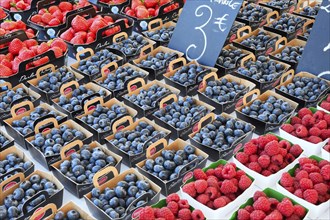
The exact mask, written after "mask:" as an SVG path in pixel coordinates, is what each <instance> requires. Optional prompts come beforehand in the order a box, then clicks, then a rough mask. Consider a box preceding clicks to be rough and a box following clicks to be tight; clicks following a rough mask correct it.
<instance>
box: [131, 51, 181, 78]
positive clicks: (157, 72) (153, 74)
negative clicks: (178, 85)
mask: <svg viewBox="0 0 330 220" xmlns="http://www.w3.org/2000/svg"><path fill="white" fill-rule="evenodd" d="M148 49H149V50H151V52H149V53H145V52H144V51H146V50H148ZM159 52H163V53H174V55H173V56H171V57H169V58H168V59H167V60H166V62H165V65H164V67H161V68H159V69H153V68H151V67H144V66H142V65H141V61H142V60H146V59H147V57H148V56H149V55H151V56H153V57H155V56H156V54H157V53H159ZM182 56H183V53H181V52H179V51H177V50H172V49H169V48H167V47H163V46H159V47H157V48H156V49H153V48H152V46H151V45H149V47H145V48H143V49H141V55H140V57H139V58H138V59H135V60H133V61H132V62H133V64H134V65H136V66H138V67H140V68H141V69H143V70H145V71H147V72H148V73H149V80H155V79H157V80H162V79H163V74H164V73H166V71H167V69H168V67H169V63H170V62H171V61H172V60H175V59H177V58H179V57H182Z"/></svg>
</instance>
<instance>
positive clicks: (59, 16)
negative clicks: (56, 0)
mask: <svg viewBox="0 0 330 220" xmlns="http://www.w3.org/2000/svg"><path fill="white" fill-rule="evenodd" d="M53 17H54V18H57V19H58V20H59V21H60V23H63V19H64V15H63V13H62V12H61V11H60V10H57V11H55V13H54V14H53ZM64 21H65V19H64Z"/></svg>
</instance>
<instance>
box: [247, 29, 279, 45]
mask: <svg viewBox="0 0 330 220" xmlns="http://www.w3.org/2000/svg"><path fill="white" fill-rule="evenodd" d="M272 38H273V37H272V36H271V35H270V34H269V33H267V32H265V31H262V30H260V31H259V32H258V34H257V35H251V36H249V37H248V38H247V39H245V40H243V41H242V42H241V44H242V45H244V46H246V47H249V48H251V49H254V50H264V49H265V48H266V45H267V43H268V45H269V46H273V45H275V42H276V39H275V38H274V39H272Z"/></svg>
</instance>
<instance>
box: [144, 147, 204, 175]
mask: <svg viewBox="0 0 330 220" xmlns="http://www.w3.org/2000/svg"><path fill="white" fill-rule="evenodd" d="M195 151H196V149H195V147H193V146H191V145H187V146H185V147H184V149H183V150H177V151H176V150H163V151H162V153H161V155H160V156H158V157H156V158H155V159H147V160H146V161H145V164H144V166H143V167H142V169H144V170H146V171H148V172H149V173H151V174H152V175H154V176H156V177H159V178H160V179H161V180H164V181H170V180H173V179H176V178H178V174H179V172H180V171H182V169H184V170H183V171H184V172H183V173H185V172H186V171H188V170H190V169H192V168H193V167H194V166H195V164H192V165H190V167H189V166H186V165H187V164H188V163H189V162H191V161H193V160H196V161H198V163H200V162H201V161H202V160H204V157H203V156H200V155H199V156H198V155H196V152H195Z"/></svg>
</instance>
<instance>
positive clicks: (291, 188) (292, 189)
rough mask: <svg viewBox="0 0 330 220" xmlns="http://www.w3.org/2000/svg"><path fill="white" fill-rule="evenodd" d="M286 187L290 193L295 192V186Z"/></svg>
mask: <svg viewBox="0 0 330 220" xmlns="http://www.w3.org/2000/svg"><path fill="white" fill-rule="evenodd" d="M284 189H286V190H287V191H289V192H290V193H294V187H293V186H288V187H284Z"/></svg>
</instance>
